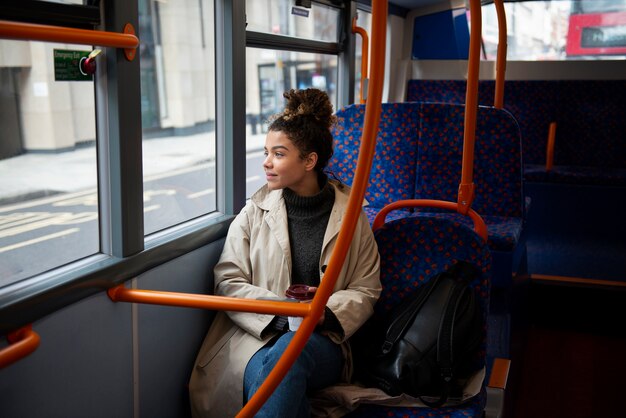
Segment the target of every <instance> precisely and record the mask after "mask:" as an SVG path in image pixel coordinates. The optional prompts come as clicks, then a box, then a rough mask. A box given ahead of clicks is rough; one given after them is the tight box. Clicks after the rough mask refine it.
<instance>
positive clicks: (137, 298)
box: [107, 285, 310, 316]
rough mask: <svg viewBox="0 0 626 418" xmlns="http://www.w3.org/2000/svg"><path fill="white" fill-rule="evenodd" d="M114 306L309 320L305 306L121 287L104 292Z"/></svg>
mask: <svg viewBox="0 0 626 418" xmlns="http://www.w3.org/2000/svg"><path fill="white" fill-rule="evenodd" d="M107 294H108V295H109V298H111V300H112V301H113V302H133V303H145V304H148V305H166V306H178V307H182V308H199V309H217V310H221V311H238V312H256V313H263V314H274V315H286V316H308V315H309V312H310V305H309V304H308V303H285V302H279V301H268V300H254V299H241V298H230V297H225V296H213V295H199V294H194V293H176V292H162V291H157V290H137V289H128V288H126V287H124V286H123V285H119V286H116V287H113V288H111V289H109V290H108V291H107Z"/></svg>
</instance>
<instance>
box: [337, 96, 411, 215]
mask: <svg viewBox="0 0 626 418" xmlns="http://www.w3.org/2000/svg"><path fill="white" fill-rule="evenodd" d="M364 117H365V105H350V106H348V107H346V108H344V109H341V110H340V111H338V112H337V124H336V125H335V126H334V128H333V137H334V141H335V150H334V154H333V157H332V158H331V160H330V161H329V163H328V170H329V171H330V172H332V173H333V174H334V175H335V176H337V177H338V178H339V180H341V181H342V182H344V183H346V184H348V185H352V181H353V179H354V172H355V169H356V163H357V159H358V155H359V147H360V146H361V134H362V132H363V121H364ZM416 156H417V109H416V107H415V106H414V105H412V104H407V103H383V105H382V109H381V119H380V124H379V131H378V136H377V139H376V150H375V154H374V162H373V164H372V171H371V174H370V183H369V186H368V188H367V191H366V193H365V198H366V199H367V201H368V202H369V204H370V205H371V206H373V207H377V208H381V207H383V206H385V205H386V204H388V203H391V202H393V201H395V200H400V199H412V198H413V193H414V190H415V165H416V161H417V159H416Z"/></svg>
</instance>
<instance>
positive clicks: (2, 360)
mask: <svg viewBox="0 0 626 418" xmlns="http://www.w3.org/2000/svg"><path fill="white" fill-rule="evenodd" d="M7 339H8V340H9V345H8V346H7V347H5V348H3V349H2V350H0V369H1V368H4V367H6V366H8V365H9V364H12V363H15V362H16V361H18V360H20V359H22V358H24V357H26V356H27V355H29V354H31V353H32V352H33V351H35V350H36V349H37V347H39V340H40V338H39V334H37V333H36V332H35V331H33V328H32V326H31V325H28V326H25V327H23V328H20V329H18V330H16V331H13V332H11V333H9V334H8V335H7Z"/></svg>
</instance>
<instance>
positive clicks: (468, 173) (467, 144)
mask: <svg viewBox="0 0 626 418" xmlns="http://www.w3.org/2000/svg"><path fill="white" fill-rule="evenodd" d="M480 7H481V6H480V1H479V0H470V14H471V19H472V20H471V30H470V49H469V63H468V72H467V92H466V94H465V121H464V130H463V166H462V169H461V184H460V185H459V195H458V199H457V203H458V212H459V213H462V214H464V215H465V214H467V211H468V210H469V208H470V206H471V205H472V201H473V200H474V183H473V172H474V139H475V137H476V114H477V112H478V67H479V64H480V44H481V32H482V18H481V10H480Z"/></svg>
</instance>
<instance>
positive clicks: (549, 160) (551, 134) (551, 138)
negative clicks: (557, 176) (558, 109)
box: [546, 122, 556, 171]
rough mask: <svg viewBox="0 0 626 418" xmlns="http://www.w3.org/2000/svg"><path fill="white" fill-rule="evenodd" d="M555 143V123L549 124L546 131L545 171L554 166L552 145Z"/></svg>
mask: <svg viewBox="0 0 626 418" xmlns="http://www.w3.org/2000/svg"><path fill="white" fill-rule="evenodd" d="M555 143H556V122H550V128H549V130H548V146H547V148H546V171H550V170H552V167H553V166H554V145H555Z"/></svg>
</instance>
